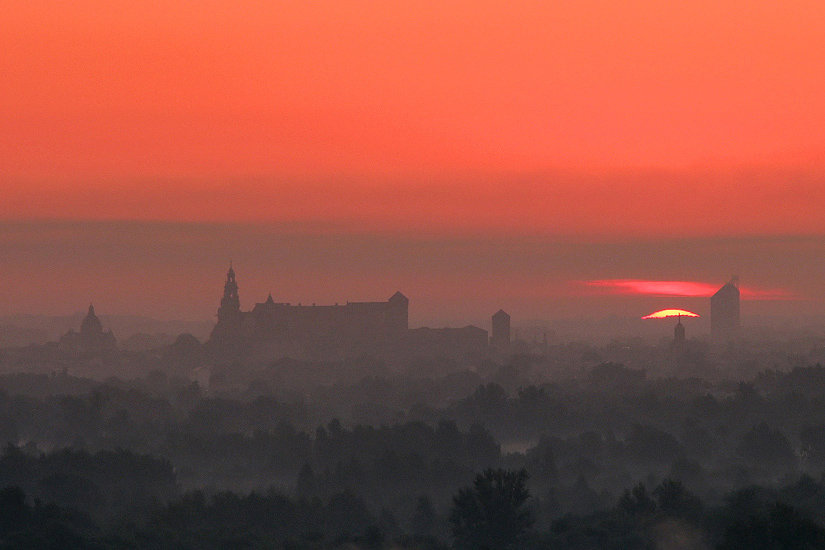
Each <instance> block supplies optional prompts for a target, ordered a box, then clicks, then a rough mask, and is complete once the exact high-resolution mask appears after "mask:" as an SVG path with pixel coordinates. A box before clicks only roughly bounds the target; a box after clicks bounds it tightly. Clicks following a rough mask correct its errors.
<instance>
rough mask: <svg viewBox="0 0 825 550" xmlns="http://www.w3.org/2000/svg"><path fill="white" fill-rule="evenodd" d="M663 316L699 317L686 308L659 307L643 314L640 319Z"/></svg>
mask: <svg viewBox="0 0 825 550" xmlns="http://www.w3.org/2000/svg"><path fill="white" fill-rule="evenodd" d="M665 317H699V315H698V314H696V313H693V312H692V311H687V310H686V309H661V310H659V311H654V312H653V313H651V314H650V315H645V316H644V317H642V319H664V318H665Z"/></svg>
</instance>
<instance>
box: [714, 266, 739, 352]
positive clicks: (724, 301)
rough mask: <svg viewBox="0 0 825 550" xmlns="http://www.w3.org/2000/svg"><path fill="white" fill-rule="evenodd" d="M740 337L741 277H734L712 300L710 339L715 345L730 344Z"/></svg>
mask: <svg viewBox="0 0 825 550" xmlns="http://www.w3.org/2000/svg"><path fill="white" fill-rule="evenodd" d="M739 335H740V326H739V277H733V278H732V279H731V280H730V281H729V282H728V283H727V284H725V285H724V286H723V287H722V288H720V289H719V290H717V291H716V294H714V295H713V296H711V298H710V337H711V340H712V341H713V343H715V344H729V343H732V342H735V341H736V340H738V339H739Z"/></svg>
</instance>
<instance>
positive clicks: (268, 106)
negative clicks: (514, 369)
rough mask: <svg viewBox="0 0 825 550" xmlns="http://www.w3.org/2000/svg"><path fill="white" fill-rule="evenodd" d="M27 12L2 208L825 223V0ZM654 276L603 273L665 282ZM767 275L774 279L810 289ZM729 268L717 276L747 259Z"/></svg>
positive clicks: (3, 30) (34, 214) (482, 223)
mask: <svg viewBox="0 0 825 550" xmlns="http://www.w3.org/2000/svg"><path fill="white" fill-rule="evenodd" d="M3 12H4V13H3V17H2V22H0V75H2V77H3V78H2V80H0V188H2V190H3V197H2V201H0V222H3V221H7V222H8V221H15V220H17V221H19V220H92V221H94V220H115V221H117V220H131V221H142V222H148V221H153V222H154V221H163V222H170V223H172V224H173V225H172V226H169V227H178V226H175V225H174V224H175V223H177V222H187V223H195V222H197V223H218V222H219V223H238V222H240V223H249V222H254V223H257V224H281V225H279V227H280V226H282V225H283V224H297V225H295V227H303V228H305V229H306V228H311V229H306V230H307V231H309V232H310V234H317V233H322V234H340V233H343V234H353V235H354V234H358V235H361V237H359V238H363V235H364V234H367V235H369V234H393V235H409V234H416V235H422V234H425V235H430V236H431V237H433V238H435V237H438V238H451V236H464V237H471V238H482V237H484V236H485V235H486V236H494V235H508V236H539V237H541V238H550V239H552V238H556V237H557V238H563V239H571V238H572V239H584V240H587V241H591V242H592V241H600V242H603V241H610V240H620V241H621V240H628V239H630V240H633V239H661V238H673V239H680V238H704V237H707V236H714V237H720V238H729V237H731V238H732V237H737V238H738V237H745V238H747V237H756V236H766V235H767V236H778V237H782V236H788V235H798V236H822V235H825V216H823V215H822V212H821V205H822V204H825V132H823V131H822V129H823V128H825V101H823V100H822V98H823V97H825V70H823V67H825V33H823V32H822V29H823V28H825V2H822V1H821V0H789V1H787V2H782V3H780V2H775V1H770V2H769V1H765V0H750V1H747V2H745V1H733V0H692V1H690V2H664V1H661V0H655V1H654V0H635V1H631V2H615V1H608V0H604V1H596V0H554V1H546V0H540V1H539V0H536V1H516V2H503V1H496V2H494V1H486V0H474V1H456V2H443V1H434V0H416V1H395V0H373V1H368V0H346V1H344V0H295V1H292V0H285V1H279V2H272V1H265V0H235V1H231V2H230V1H218V0H199V1H195V0H119V1H117V2H112V1H110V0H72V1H71V2H52V1H47V0H6V1H5V2H4V3H3ZM3 227H4V228H6V229H4V230H8V227H11V226H8V225H6V226H3ZM163 227H167V226H163ZM153 231H154V230H153ZM154 238H157V235H155V237H154ZM428 238H429V237H428ZM367 240H369V239H367ZM359 242H360V241H359ZM393 243H396V244H397V242H396V241H393V242H390V243H389V244H388V246H395V245H396V244H393ZM385 244H386V243H385ZM21 246H22V245H21ZM32 248H33V249H36V248H37V247H36V246H35V245H32ZM677 248H678V246H677ZM0 252H2V251H1V250H0ZM226 253H227V255H234V256H235V257H236V259H239V260H242V253H238V252H235V253H233V252H232V251H231V250H229V249H228V248H227V250H226ZM222 262H223V258H221V259H220V261H219V262H218V263H219V264H222ZM637 265H638V269H637V272H633V271H632V270H629V269H625V268H624V267H623V268H622V269H620V270H617V271H621V273H617V272H604V273H591V274H590V275H589V276H590V278H592V279H593V280H609V279H619V278H629V279H656V278H657V277H664V276H665V274H655V273H653V272H652V271H651V269H650V268H649V267H646V266H645V265H644V263H641V264H639V263H638V262H637ZM625 267H626V266H625ZM751 267H752V272H751V277H752V279H751V280H752V281H753V277H754V276H756V279H757V280H756V283H757V284H755V285H754V287H759V286H760V285H762V286H764V285H768V286H770V285H773V286H775V287H777V288H784V287H785V286H787V285H783V284H782V281H777V280H775V277H773V275H771V276H767V275H766V276H765V277H764V280H758V279H759V277H761V276H762V274H760V272H759V266H751ZM32 269H33V268H32ZM316 269H321V268H316ZM703 269H704V271H703V272H702V273H701V275H702V276H703V277H704V279H702V281H701V282H705V283H713V284H715V282H716V281H717V279H721V280H722V281H721V282H724V280H726V278H727V277H728V276H730V274H731V273H732V272H733V271H735V270H738V269H739V266H729V265H725V266H718V267H717V269H716V271H713V273H712V275H713V277H711V278H710V279H708V277H707V275H708V274H709V271H708V270H707V269H705V268H703ZM766 270H767V271H770V269H768V268H766ZM607 271H610V270H607ZM741 274H742V275H743V278H744V279H745V280H747V277H746V273H744V272H742V273H741ZM210 275H211V274H210ZM316 275H317V272H316ZM698 275H700V273H697V276H698ZM318 276H320V275H318ZM571 276H572V277H573V278H576V277H578V275H577V274H571ZM666 276H667V277H669V278H668V279H664V280H671V279H673V280H688V279H690V277H689V276H687V275H684V274H681V275H680V273H668V274H666ZM124 277H126V276H125V275H124ZM130 277H131V276H130ZM468 277H469V275H468ZM806 277H807V276H806ZM127 278H128V277H127ZM809 279H810V278H805V282H804V283H800V284H801V286H802V287H804V288H806V289H808V292H809V294H810V292H811V289H812V288H814V287H812V286H811V285H810V283H809ZM124 281H125V279H124ZM112 284H113V285H114V284H115V282H113V283H112ZM806 285H807V286H806ZM391 290H392V291H394V290H395V288H392V289H391ZM789 291H790V292H797V291H798V289H793V288H792V289H790V290H789ZM537 292H538V291H537ZM814 293H815V292H814ZM821 294H822V295H823V296H825V291H823V292H822V293H821ZM343 298H346V296H344V297H343ZM377 298H382V297H377Z"/></svg>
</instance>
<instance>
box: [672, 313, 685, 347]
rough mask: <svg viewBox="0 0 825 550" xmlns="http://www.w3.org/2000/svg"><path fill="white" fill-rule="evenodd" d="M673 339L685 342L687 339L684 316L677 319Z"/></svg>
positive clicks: (677, 341)
mask: <svg viewBox="0 0 825 550" xmlns="http://www.w3.org/2000/svg"><path fill="white" fill-rule="evenodd" d="M673 341H674V342H676V343H679V344H681V343H683V342H684V341H685V325H683V324H682V316H681V315H679V319H678V320H677V321H676V326H675V327H673Z"/></svg>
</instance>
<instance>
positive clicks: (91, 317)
mask: <svg viewBox="0 0 825 550" xmlns="http://www.w3.org/2000/svg"><path fill="white" fill-rule="evenodd" d="M102 332H103V323H101V322H100V319H99V318H98V316H97V315H95V306H93V305H90V306H89V313H87V314H86V317H85V318H84V319H83V322H82V323H81V324H80V334H90V335H91V334H101V333H102Z"/></svg>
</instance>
